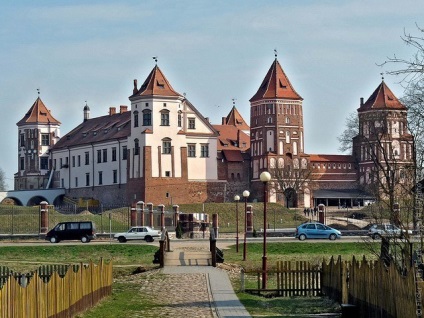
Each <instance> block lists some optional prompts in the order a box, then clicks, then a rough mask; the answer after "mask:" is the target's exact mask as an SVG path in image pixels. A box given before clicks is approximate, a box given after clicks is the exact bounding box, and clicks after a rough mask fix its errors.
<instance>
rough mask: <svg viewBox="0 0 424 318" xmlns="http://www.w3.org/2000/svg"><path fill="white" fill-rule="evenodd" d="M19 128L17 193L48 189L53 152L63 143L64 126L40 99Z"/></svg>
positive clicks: (20, 122) (52, 168)
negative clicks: (50, 154) (59, 141)
mask: <svg viewBox="0 0 424 318" xmlns="http://www.w3.org/2000/svg"><path fill="white" fill-rule="evenodd" d="M16 125H17V126H18V142H19V147H18V172H17V173H16V174H15V190H29V189H44V188H48V187H49V184H48V181H49V177H50V174H51V173H52V172H53V170H54V167H52V165H51V162H50V159H49V150H50V148H51V147H52V146H53V145H54V144H55V143H56V142H57V141H58V140H59V139H60V122H59V121H58V120H56V119H55V118H54V117H53V116H52V115H51V113H50V111H49V110H48V109H47V107H46V106H45V105H44V103H43V101H42V100H41V98H40V97H38V98H37V99H36V100H35V102H34V104H33V105H32V106H31V108H30V109H29V110H28V112H27V113H26V114H25V116H24V117H23V118H22V119H21V120H20V121H19V122H18V123H17V124H16Z"/></svg>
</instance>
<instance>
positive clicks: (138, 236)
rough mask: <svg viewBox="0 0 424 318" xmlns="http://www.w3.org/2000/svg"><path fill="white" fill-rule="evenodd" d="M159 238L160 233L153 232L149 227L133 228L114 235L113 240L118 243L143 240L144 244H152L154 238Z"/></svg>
mask: <svg viewBox="0 0 424 318" xmlns="http://www.w3.org/2000/svg"><path fill="white" fill-rule="evenodd" d="M160 236H161V232H160V231H158V230H154V229H152V228H151V227H149V226H133V227H132V228H130V229H129V230H128V232H123V233H116V234H115V235H114V238H115V239H117V240H118V241H119V242H120V243H125V242H126V241H128V240H145V241H146V242H153V241H154V239H155V238H157V237H160Z"/></svg>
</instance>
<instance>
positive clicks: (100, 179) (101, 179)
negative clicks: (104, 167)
mask: <svg viewBox="0 0 424 318" xmlns="http://www.w3.org/2000/svg"><path fill="white" fill-rule="evenodd" d="M102 184H103V171H99V185H102Z"/></svg>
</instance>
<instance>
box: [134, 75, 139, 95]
mask: <svg viewBox="0 0 424 318" xmlns="http://www.w3.org/2000/svg"><path fill="white" fill-rule="evenodd" d="M137 91H138V89H137V80H136V79H135V80H134V89H133V94H135V93H137Z"/></svg>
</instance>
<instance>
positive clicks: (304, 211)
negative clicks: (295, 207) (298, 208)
mask: <svg viewBox="0 0 424 318" xmlns="http://www.w3.org/2000/svg"><path fill="white" fill-rule="evenodd" d="M303 214H304V215H305V216H306V208H304V209H303Z"/></svg>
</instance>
